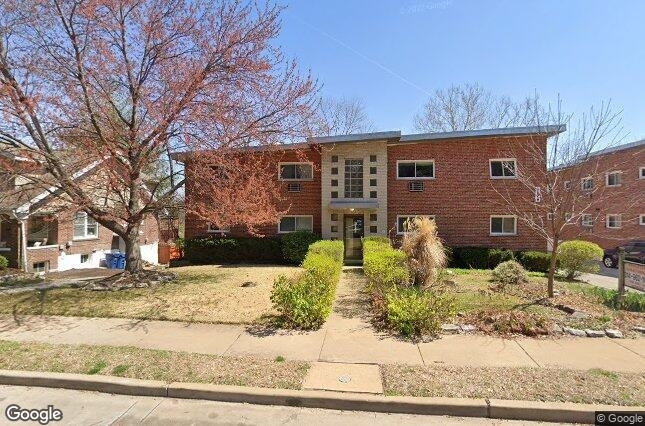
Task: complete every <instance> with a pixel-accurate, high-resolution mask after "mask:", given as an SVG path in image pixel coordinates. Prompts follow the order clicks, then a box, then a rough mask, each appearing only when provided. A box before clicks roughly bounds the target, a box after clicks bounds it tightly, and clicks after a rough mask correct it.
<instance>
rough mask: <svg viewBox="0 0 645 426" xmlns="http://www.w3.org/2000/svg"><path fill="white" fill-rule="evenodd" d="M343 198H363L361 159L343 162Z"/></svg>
mask: <svg viewBox="0 0 645 426" xmlns="http://www.w3.org/2000/svg"><path fill="white" fill-rule="evenodd" d="M344 183H345V198H363V159H362V158H355V159H346V160H345V182H344Z"/></svg>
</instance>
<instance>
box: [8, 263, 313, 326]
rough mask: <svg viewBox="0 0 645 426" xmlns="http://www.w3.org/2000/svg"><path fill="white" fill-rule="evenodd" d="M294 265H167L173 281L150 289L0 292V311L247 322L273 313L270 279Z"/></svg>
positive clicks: (288, 271)
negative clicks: (169, 267) (172, 266)
mask: <svg viewBox="0 0 645 426" xmlns="http://www.w3.org/2000/svg"><path fill="white" fill-rule="evenodd" d="M299 269H300V268H297V267H290V266H265V265H226V266H217V265H215V266H210V265H209V266H186V267H181V268H172V269H171V271H172V272H174V273H175V274H176V275H177V277H178V279H177V281H176V282H172V283H166V284H159V285H156V286H154V287H151V288H139V289H129V290H119V291H87V290H83V289H74V288H63V289H52V290H45V291H31V292H28V293H20V294H0V313H3V314H28V315H41V314H42V315H65V316H84V317H119V318H136V319H149V320H174V321H195V322H210V323H237V324H249V323H253V322H256V321H258V320H260V319H262V318H263V317H267V316H271V315H274V314H275V313H276V312H275V311H274V310H273V308H272V306H271V302H270V300H269V297H270V295H271V288H272V285H273V280H274V279H275V278H276V277H277V276H278V275H280V274H285V275H292V274H295V273H296V272H298V271H299Z"/></svg>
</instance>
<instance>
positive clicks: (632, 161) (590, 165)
mask: <svg viewBox="0 0 645 426" xmlns="http://www.w3.org/2000/svg"><path fill="white" fill-rule="evenodd" d="M640 167H645V146H640V147H634V148H630V149H624V150H620V151H616V152H613V153H609V154H606V155H603V156H601V157H592V158H590V159H589V160H588V161H587V162H586V163H585V164H581V165H579V166H578V167H577V168H576V169H572V170H570V171H569V173H571V175H572V176H578V177H579V176H585V175H592V176H593V178H594V183H595V185H596V186H597V190H596V191H595V192H594V194H593V195H592V198H591V199H592V200H593V202H592V204H591V208H590V209H589V213H590V214H592V215H593V217H594V219H595V220H594V225H593V227H591V228H587V227H582V226H581V224H580V222H579V221H578V222H577V223H576V224H572V225H569V226H567V227H566V228H565V231H566V232H565V233H564V238H563V239H565V240H569V239H575V238H578V239H583V240H586V241H591V242H594V243H596V244H598V245H600V246H601V247H602V248H613V247H616V246H618V245H620V244H622V243H624V242H626V241H628V240H631V239H640V240H645V226H643V225H640V224H639V215H641V214H645V179H639V168H640ZM607 171H622V178H621V181H622V184H621V186H620V187H606V186H605V174H606V172H607ZM572 184H573V185H580V182H572ZM587 205H588V202H587ZM607 214H621V215H622V227H621V228H620V229H611V228H607V226H606V223H607V222H606V219H607Z"/></svg>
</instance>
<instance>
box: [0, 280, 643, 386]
mask: <svg viewBox="0 0 645 426" xmlns="http://www.w3.org/2000/svg"><path fill="white" fill-rule="evenodd" d="M359 271H360V270H352V269H346V270H345V271H344V272H343V274H342V278H341V281H340V283H339V286H338V291H337V300H336V303H335V305H334V310H333V313H332V315H331V316H330V318H329V319H328V321H327V323H326V324H325V326H324V327H323V328H321V329H320V330H317V331H311V332H297V331H286V330H269V329H265V328H255V327H251V326H243V325H223V324H202V323H181V322H172V321H141V320H132V319H118V318H76V317H38V316H24V317H23V316H21V317H18V318H14V317H12V316H9V315H4V316H0V339H5V340H17V341H38V342H47V343H69V344H93V345H113V346H136V347H140V348H152V349H163V350H173V351H185V352H196V353H205V354H215V355H225V356H240V355H251V356H258V357H265V358H275V357H276V356H283V357H285V358H287V359H297V360H304V361H316V362H321V363H325V362H326V363H329V362H342V363H353V364H408V365H435V364H441V365H457V366H487V367H561V368H569V369H577V370H587V369H590V368H602V369H605V370H612V371H625V372H643V373H645V338H643V337H641V338H637V339H609V338H596V339H591V338H574V337H563V338H559V339H531V338H516V339H502V338H495V337H488V336H482V335H448V336H443V338H441V339H438V340H435V341H432V342H426V343H418V344H416V343H412V342H410V341H407V340H403V339H399V338H396V337H393V336H390V335H387V334H382V333H379V332H377V331H375V330H374V328H373V327H372V325H371V324H370V323H369V318H367V317H366V315H367V309H366V304H368V303H369V302H368V299H367V297H366V296H365V295H363V294H362V293H361V291H360V290H361V289H362V288H363V287H364V282H363V281H362V280H363V276H362V275H361V274H360V272H359Z"/></svg>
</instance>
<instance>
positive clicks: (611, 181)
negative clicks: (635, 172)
mask: <svg viewBox="0 0 645 426" xmlns="http://www.w3.org/2000/svg"><path fill="white" fill-rule="evenodd" d="M622 175H623V172H621V171H614V172H609V173H607V175H606V177H605V185H606V186H620V184H621V180H622Z"/></svg>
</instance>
